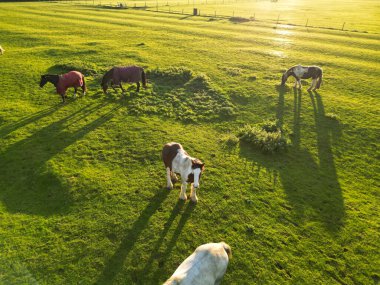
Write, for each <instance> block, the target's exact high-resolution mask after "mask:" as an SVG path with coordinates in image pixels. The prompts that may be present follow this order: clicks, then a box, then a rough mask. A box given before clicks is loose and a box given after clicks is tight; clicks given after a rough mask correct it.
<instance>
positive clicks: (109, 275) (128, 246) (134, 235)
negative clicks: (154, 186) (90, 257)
mask: <svg viewBox="0 0 380 285" xmlns="http://www.w3.org/2000/svg"><path fill="white" fill-rule="evenodd" d="M169 193H170V191H167V190H166V189H165V190H163V189H159V190H158V191H157V193H156V194H155V195H154V196H153V197H152V198H151V199H150V200H149V203H148V205H147V206H146V207H145V209H144V210H143V211H142V212H141V214H140V216H139V218H138V219H137V220H136V221H135V222H134V223H133V225H132V227H131V229H130V230H129V231H128V233H127V234H126V236H125V237H124V239H123V240H122V241H121V243H120V245H119V248H118V249H117V250H116V251H115V253H114V255H113V256H112V257H111V258H110V259H109V260H108V262H107V264H106V265H105V267H104V269H103V272H102V273H101V275H100V277H99V278H98V280H97V281H96V282H95V284H102V285H103V284H113V280H114V279H115V277H116V276H117V274H118V273H119V272H120V271H121V270H122V267H123V265H124V261H125V259H126V257H127V256H128V254H129V252H130V251H131V250H132V248H133V246H134V245H135V243H136V241H137V239H138V237H139V236H140V234H141V232H142V231H143V230H144V229H145V228H146V226H147V225H148V222H149V219H150V217H151V216H153V215H154V213H155V212H156V211H157V210H158V209H159V208H160V206H161V204H162V203H163V202H164V201H165V199H166V197H167V196H168V195H169ZM132 278H136V279H137V277H135V276H132ZM136 281H137V280H136Z"/></svg>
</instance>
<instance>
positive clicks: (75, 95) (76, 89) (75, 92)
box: [74, 87, 78, 99]
mask: <svg viewBox="0 0 380 285" xmlns="http://www.w3.org/2000/svg"><path fill="white" fill-rule="evenodd" d="M77 91H78V88H77V87H74V99H75V98H77Z"/></svg>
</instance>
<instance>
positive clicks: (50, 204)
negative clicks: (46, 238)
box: [0, 103, 120, 216]
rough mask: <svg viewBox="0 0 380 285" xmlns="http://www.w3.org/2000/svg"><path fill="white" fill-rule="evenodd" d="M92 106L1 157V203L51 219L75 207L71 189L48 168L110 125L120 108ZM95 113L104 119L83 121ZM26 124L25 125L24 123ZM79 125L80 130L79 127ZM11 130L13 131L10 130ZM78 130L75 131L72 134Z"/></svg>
mask: <svg viewBox="0 0 380 285" xmlns="http://www.w3.org/2000/svg"><path fill="white" fill-rule="evenodd" d="M107 105H108V103H100V104H97V105H93V104H88V105H86V106H85V107H83V108H81V109H79V110H78V111H75V112H73V113H72V114H70V115H69V116H65V117H63V118H61V119H60V120H58V121H56V122H54V123H52V124H50V125H48V126H46V127H44V128H42V129H40V130H38V131H37V132H35V133H34V134H32V135H31V136H29V137H27V138H26V139H24V140H21V141H19V142H16V143H14V144H12V145H10V146H9V147H8V148H7V149H5V150H4V151H3V152H1V153H0V161H1V164H0V199H1V200H2V201H3V203H4V205H5V206H6V208H7V210H8V211H10V212H15V213H17V212H22V213H27V214H35V215H43V216H49V215H54V214H62V213H66V212H67V211H68V210H69V208H70V205H71V204H72V201H71V198H70V195H69V187H68V186H67V185H65V183H64V182H63V181H61V179H60V177H59V176H58V175H56V174H55V173H53V172H52V171H51V170H50V169H49V167H48V166H47V164H46V163H47V162H48V161H49V160H50V159H51V158H52V157H54V156H55V155H57V154H59V153H60V152H62V151H63V150H64V149H65V148H66V147H68V146H70V145H71V144H73V143H75V142H76V141H77V140H79V139H81V138H82V137H83V136H85V135H86V134H87V133H89V132H91V131H92V130H94V129H96V128H97V127H99V126H101V125H102V124H104V123H105V122H107V121H108V120H109V119H110V118H111V117H112V116H113V113H114V112H115V111H116V109H118V108H120V107H119V106H117V107H114V108H112V109H109V108H106V107H107ZM53 110H55V109H54V108H52V110H50V109H48V111H45V112H42V113H37V115H35V116H31V117H30V118H29V119H25V120H23V121H20V122H18V123H16V124H15V125H14V126H13V129H16V128H18V127H21V126H22V125H23V124H25V123H26V122H28V121H32V120H38V119H39V118H41V117H42V116H44V115H45V116H47V115H49V114H51V112H52V111H53ZM94 112H102V114H101V115H100V116H97V118H96V119H95V120H94V121H92V122H90V123H88V124H84V125H83V124H81V123H80V122H82V121H83V119H85V118H88V116H89V115H90V114H92V113H94ZM22 122H24V123H22ZM78 125H79V127H78ZM8 129H9V130H11V129H12V128H11V127H10V126H9V127H8ZM72 129H75V130H74V131H71V130H72Z"/></svg>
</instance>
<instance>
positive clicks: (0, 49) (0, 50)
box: [0, 46, 5, 54]
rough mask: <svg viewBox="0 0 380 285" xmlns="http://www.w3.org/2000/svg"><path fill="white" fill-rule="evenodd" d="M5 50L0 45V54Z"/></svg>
mask: <svg viewBox="0 0 380 285" xmlns="http://www.w3.org/2000/svg"><path fill="white" fill-rule="evenodd" d="M4 52H5V49H3V48H2V46H0V54H3V53H4Z"/></svg>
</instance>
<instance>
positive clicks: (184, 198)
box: [179, 196, 187, 201]
mask: <svg viewBox="0 0 380 285" xmlns="http://www.w3.org/2000/svg"><path fill="white" fill-rule="evenodd" d="M179 199H180V200H182V201H186V200H187V196H185V197H181V196H179Z"/></svg>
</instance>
